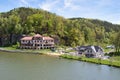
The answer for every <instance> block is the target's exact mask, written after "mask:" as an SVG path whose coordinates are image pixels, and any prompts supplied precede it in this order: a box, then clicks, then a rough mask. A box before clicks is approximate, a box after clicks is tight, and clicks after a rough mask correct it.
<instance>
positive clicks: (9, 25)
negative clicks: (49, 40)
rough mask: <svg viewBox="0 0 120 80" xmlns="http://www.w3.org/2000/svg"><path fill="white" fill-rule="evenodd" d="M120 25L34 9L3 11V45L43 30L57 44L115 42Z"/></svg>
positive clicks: (0, 24) (0, 32) (0, 43)
mask: <svg viewBox="0 0 120 80" xmlns="http://www.w3.org/2000/svg"><path fill="white" fill-rule="evenodd" d="M118 31H120V25H115V24H112V23H109V22H106V21H100V20H94V19H85V18H71V19H65V18H64V17H61V16H58V15H56V14H54V13H50V12H47V11H44V10H41V9H34V8H24V7H21V8H16V9H13V10H11V11H9V12H5V13H0V46H6V45H12V44H15V43H16V42H17V41H19V39H20V37H21V36H22V35H23V34H25V35H31V34H34V33H39V34H43V35H48V36H51V37H53V38H54V39H55V41H56V43H57V45H66V46H78V45H92V44H94V45H106V44H111V43H112V41H113V39H114V37H115V35H116V33H117V32H118Z"/></svg>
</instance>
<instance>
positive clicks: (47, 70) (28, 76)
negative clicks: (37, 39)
mask: <svg viewBox="0 0 120 80" xmlns="http://www.w3.org/2000/svg"><path fill="white" fill-rule="evenodd" d="M0 80H120V68H115V67H109V66H106V65H97V64H92V63H87V62H81V61H75V60H67V59H59V58H57V57H51V56H45V55H38V54H21V53H5V52H4V53H3V52H0Z"/></svg>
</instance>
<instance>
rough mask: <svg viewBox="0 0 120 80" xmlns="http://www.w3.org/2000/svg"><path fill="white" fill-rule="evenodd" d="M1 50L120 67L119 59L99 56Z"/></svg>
mask: <svg viewBox="0 0 120 80" xmlns="http://www.w3.org/2000/svg"><path fill="white" fill-rule="evenodd" d="M0 51H1V52H10V53H26V54H39V55H47V56H53V57H61V58H65V59H71V60H77V61H83V62H89V63H94V64H100V65H108V66H113V67H118V68H120V62H117V61H110V60H102V59H97V58H86V57H80V56H72V55H68V54H59V53H55V52H44V53H42V52H37V51H36V52H35V51H34V50H31V51H29V50H28V51H27V50H20V49H18V50H17V49H16V50H8V49H5V48H0Z"/></svg>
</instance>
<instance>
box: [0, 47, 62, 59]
mask: <svg viewBox="0 0 120 80" xmlns="http://www.w3.org/2000/svg"><path fill="white" fill-rule="evenodd" d="M0 51H1V52H10V53H26V54H40V55H48V56H55V57H59V56H60V55H61V54H59V53H55V52H46V53H43V52H38V51H34V50H31V51H29V50H28V51H27V50H20V49H18V50H17V49H16V50H8V49H4V48H0Z"/></svg>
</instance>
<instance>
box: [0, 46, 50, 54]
mask: <svg viewBox="0 0 120 80" xmlns="http://www.w3.org/2000/svg"><path fill="white" fill-rule="evenodd" d="M0 48H2V49H4V50H8V51H16V52H19V51H22V52H26V53H43V54H46V53H52V51H51V50H50V49H40V50H37V49H17V48H15V47H12V46H11V47H0Z"/></svg>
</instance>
